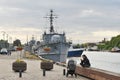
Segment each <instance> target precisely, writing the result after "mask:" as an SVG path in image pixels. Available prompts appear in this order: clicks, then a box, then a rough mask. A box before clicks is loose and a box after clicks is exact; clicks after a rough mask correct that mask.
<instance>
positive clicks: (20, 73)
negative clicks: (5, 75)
mask: <svg viewBox="0 0 120 80" xmlns="http://www.w3.org/2000/svg"><path fill="white" fill-rule="evenodd" d="M19 77H20V78H21V77H22V70H20V71H19Z"/></svg>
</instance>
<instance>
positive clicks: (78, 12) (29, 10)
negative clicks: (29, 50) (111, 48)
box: [0, 0, 120, 43]
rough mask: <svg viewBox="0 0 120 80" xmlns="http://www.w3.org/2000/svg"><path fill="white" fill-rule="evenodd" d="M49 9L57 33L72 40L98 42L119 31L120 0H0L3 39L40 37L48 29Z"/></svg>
mask: <svg viewBox="0 0 120 80" xmlns="http://www.w3.org/2000/svg"><path fill="white" fill-rule="evenodd" d="M50 9H53V11H54V14H55V15H56V16H57V17H58V18H57V19H55V20H54V28H55V31H56V32H60V33H61V32H63V31H64V32H66V38H67V40H72V41H73V43H86V42H99V41H102V40H103V39H104V38H106V39H108V40H110V39H111V37H113V36H117V35H119V34H120V31H119V30H120V0H0V39H5V40H7V39H8V41H9V42H12V41H14V40H15V39H20V40H21V42H22V43H25V42H26V41H27V37H28V40H31V38H32V36H34V37H35V40H41V39H42V34H43V32H44V31H45V30H47V29H49V20H48V19H46V18H45V17H46V16H47V15H49V11H50Z"/></svg>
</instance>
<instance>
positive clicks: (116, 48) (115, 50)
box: [110, 47, 120, 52]
mask: <svg viewBox="0 0 120 80" xmlns="http://www.w3.org/2000/svg"><path fill="white" fill-rule="evenodd" d="M110 52H120V49H119V48H118V47H113V48H112V49H111V51H110Z"/></svg>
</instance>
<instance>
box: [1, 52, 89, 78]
mask: <svg viewBox="0 0 120 80" xmlns="http://www.w3.org/2000/svg"><path fill="white" fill-rule="evenodd" d="M17 57H18V53H17V52H12V54H11V56H8V55H0V80H90V79H88V78H85V77H82V76H77V78H75V77H72V76H69V77H66V76H65V75H63V70H64V69H66V67H63V66H60V65H56V64H54V68H53V69H52V70H51V71H46V73H45V76H43V70H42V69H41V68H40V62H41V60H31V59H23V60H24V61H25V62H27V70H26V71H25V72H23V73H22V77H19V73H18V72H14V71H13V70H12V63H13V62H14V61H15V60H16V59H17Z"/></svg>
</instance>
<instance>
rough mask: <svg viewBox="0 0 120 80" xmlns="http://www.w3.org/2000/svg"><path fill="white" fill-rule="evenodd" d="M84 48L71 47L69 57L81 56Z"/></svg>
mask: <svg viewBox="0 0 120 80" xmlns="http://www.w3.org/2000/svg"><path fill="white" fill-rule="evenodd" d="M83 51H84V49H69V50H68V55H67V57H80V56H81V55H82V53H83Z"/></svg>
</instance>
